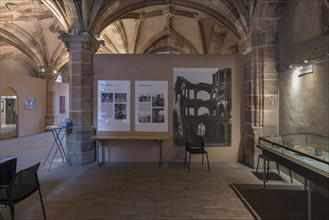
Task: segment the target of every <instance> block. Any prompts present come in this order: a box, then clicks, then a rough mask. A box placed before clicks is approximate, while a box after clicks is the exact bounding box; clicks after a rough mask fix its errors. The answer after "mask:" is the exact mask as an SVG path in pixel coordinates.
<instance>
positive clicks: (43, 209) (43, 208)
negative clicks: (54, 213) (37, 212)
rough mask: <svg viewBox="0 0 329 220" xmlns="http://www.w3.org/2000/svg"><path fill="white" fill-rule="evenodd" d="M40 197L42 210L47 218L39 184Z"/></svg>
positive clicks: (44, 217)
mask: <svg viewBox="0 0 329 220" xmlns="http://www.w3.org/2000/svg"><path fill="white" fill-rule="evenodd" d="M38 191H39V197H40V202H41V207H42V212H43V219H46V211H45V206H44V205H43V200H42V195H41V189H40V186H39V190H38Z"/></svg>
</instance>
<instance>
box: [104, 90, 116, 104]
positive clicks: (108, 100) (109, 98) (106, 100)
mask: <svg viewBox="0 0 329 220" xmlns="http://www.w3.org/2000/svg"><path fill="white" fill-rule="evenodd" d="M102 103H113V93H108V92H103V93H102Z"/></svg>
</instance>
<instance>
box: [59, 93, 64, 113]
mask: <svg viewBox="0 0 329 220" xmlns="http://www.w3.org/2000/svg"><path fill="white" fill-rule="evenodd" d="M59 113H60V114H63V113H65V96H60V97H59Z"/></svg>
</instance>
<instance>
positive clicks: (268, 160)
mask: <svg viewBox="0 0 329 220" xmlns="http://www.w3.org/2000/svg"><path fill="white" fill-rule="evenodd" d="M260 158H262V159H263V160H265V163H267V170H266V181H267V182H268V174H269V171H270V161H271V160H270V159H269V158H267V157H265V156H264V155H263V154H259V155H258V160H257V168H256V174H257V173H258V166H259V159H260ZM275 163H276V169H277V170H278V174H280V169H279V164H278V162H276V161H275ZM289 175H290V181H291V183H292V182H293V180H292V176H291V171H290V170H289Z"/></svg>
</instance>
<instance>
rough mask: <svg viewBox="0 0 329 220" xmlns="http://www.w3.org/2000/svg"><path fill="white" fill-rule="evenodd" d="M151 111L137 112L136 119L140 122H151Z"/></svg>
mask: <svg viewBox="0 0 329 220" xmlns="http://www.w3.org/2000/svg"><path fill="white" fill-rule="evenodd" d="M151 117H152V116H151V112H139V113H138V121H139V122H140V123H151Z"/></svg>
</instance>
